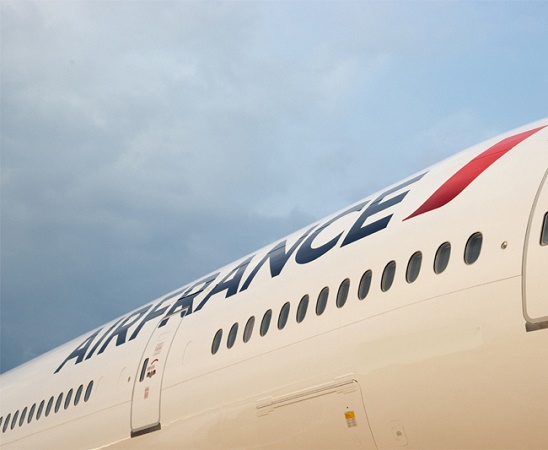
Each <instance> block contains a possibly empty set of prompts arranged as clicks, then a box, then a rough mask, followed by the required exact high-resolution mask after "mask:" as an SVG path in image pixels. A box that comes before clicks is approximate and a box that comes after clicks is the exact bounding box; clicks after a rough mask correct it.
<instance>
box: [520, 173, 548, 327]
mask: <svg viewBox="0 0 548 450" xmlns="http://www.w3.org/2000/svg"><path fill="white" fill-rule="evenodd" d="M547 178H548V171H546V173H545V175H544V178H543V179H542V182H541V184H540V187H539V189H538V192H537V195H536V198H535V203H534V205H533V209H532V211H531V216H530V218H529V226H528V229H527V239H526V242H525V249H524V252H525V253H524V258H523V261H524V264H523V299H524V315H525V319H526V320H527V322H529V324H535V325H534V326H532V327H531V326H530V325H528V330H529V329H538V328H547V327H548V181H547ZM544 325H546V326H544Z"/></svg>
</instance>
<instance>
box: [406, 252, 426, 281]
mask: <svg viewBox="0 0 548 450" xmlns="http://www.w3.org/2000/svg"><path fill="white" fill-rule="evenodd" d="M421 264H422V253H421V252H415V253H413V254H412V255H411V258H409V262H408V263H407V271H406V272H405V279H406V280H407V282H408V283H413V281H415V280H416V279H417V278H418V276H419V273H420V271H421Z"/></svg>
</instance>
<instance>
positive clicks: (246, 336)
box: [244, 316, 255, 342]
mask: <svg viewBox="0 0 548 450" xmlns="http://www.w3.org/2000/svg"><path fill="white" fill-rule="evenodd" d="M254 326H255V316H251V317H250V318H249V320H248V321H247V323H246V324H245V328H244V342H248V341H249V340H250V339H251V334H252V333H253V327H254Z"/></svg>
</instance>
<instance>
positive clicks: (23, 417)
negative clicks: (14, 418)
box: [19, 406, 27, 427]
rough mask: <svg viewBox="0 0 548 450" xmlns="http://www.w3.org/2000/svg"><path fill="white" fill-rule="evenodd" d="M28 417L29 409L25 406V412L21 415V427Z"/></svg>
mask: <svg viewBox="0 0 548 450" xmlns="http://www.w3.org/2000/svg"><path fill="white" fill-rule="evenodd" d="M26 416H27V407H26V406H25V409H23V412H22V413H21V418H20V419H19V426H20V427H22V426H23V422H25V417H26Z"/></svg>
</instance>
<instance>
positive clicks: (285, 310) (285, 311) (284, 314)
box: [278, 302, 291, 330]
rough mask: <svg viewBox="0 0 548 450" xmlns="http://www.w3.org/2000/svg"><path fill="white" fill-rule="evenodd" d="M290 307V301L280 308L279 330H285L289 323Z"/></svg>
mask: <svg viewBox="0 0 548 450" xmlns="http://www.w3.org/2000/svg"><path fill="white" fill-rule="evenodd" d="M290 307H291V305H290V303H289V302H287V303H286V304H285V305H283V306H282V309H281V310H280V315H279V316H278V330H283V329H284V327H285V325H286V324H287V318H288V317H289V309H290Z"/></svg>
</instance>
